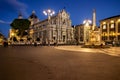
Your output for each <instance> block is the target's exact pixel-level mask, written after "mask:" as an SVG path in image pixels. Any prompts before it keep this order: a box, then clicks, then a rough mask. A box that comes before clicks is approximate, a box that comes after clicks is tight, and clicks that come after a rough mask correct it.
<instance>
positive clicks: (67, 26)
mask: <svg viewBox="0 0 120 80" xmlns="http://www.w3.org/2000/svg"><path fill="white" fill-rule="evenodd" d="M29 20H31V21H32V23H31V27H30V28H31V29H30V30H31V33H32V34H31V37H32V39H34V41H36V39H38V38H39V39H40V43H41V44H55V43H56V44H68V43H71V42H72V41H73V40H74V34H73V28H72V27H71V20H70V16H69V14H68V13H67V12H66V11H65V10H64V9H63V10H61V11H59V12H58V13H57V14H56V15H54V16H51V18H50V20H48V19H45V20H42V21H39V20H38V19H37V16H35V14H34V15H33V13H32V15H31V16H30V17H29Z"/></svg>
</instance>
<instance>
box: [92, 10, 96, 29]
mask: <svg viewBox="0 0 120 80" xmlns="http://www.w3.org/2000/svg"><path fill="white" fill-rule="evenodd" d="M92 22H93V26H92V30H95V27H96V10H95V9H93V21H92Z"/></svg>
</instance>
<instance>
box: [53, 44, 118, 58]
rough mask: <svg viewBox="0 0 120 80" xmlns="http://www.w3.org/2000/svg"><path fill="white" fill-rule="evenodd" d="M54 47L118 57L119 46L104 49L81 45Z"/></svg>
mask: <svg viewBox="0 0 120 80" xmlns="http://www.w3.org/2000/svg"><path fill="white" fill-rule="evenodd" d="M55 48H56V49H60V50H67V51H79V52H91V53H104V54H107V55H111V56H118V57H120V47H111V48H105V49H102V48H100V49H92V48H81V46H58V47H55Z"/></svg>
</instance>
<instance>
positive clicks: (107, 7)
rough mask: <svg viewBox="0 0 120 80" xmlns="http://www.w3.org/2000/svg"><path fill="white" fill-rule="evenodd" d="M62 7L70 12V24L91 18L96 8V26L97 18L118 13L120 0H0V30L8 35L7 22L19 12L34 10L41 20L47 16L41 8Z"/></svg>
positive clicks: (8, 27)
mask: <svg viewBox="0 0 120 80" xmlns="http://www.w3.org/2000/svg"><path fill="white" fill-rule="evenodd" d="M64 7H65V8H66V10H67V12H68V13H69V14H70V18H71V20H72V25H77V24H81V23H82V22H83V20H85V19H91V20H92V11H93V9H96V13H97V25H98V26H99V20H101V19H104V18H107V17H111V16H115V15H120V0H0V32H2V33H3V34H4V35H5V36H6V37H7V36H8V32H9V29H10V25H9V24H10V22H12V21H13V20H14V19H15V18H17V17H18V13H19V12H21V13H22V14H23V16H24V18H28V17H29V16H30V15H31V12H32V10H35V11H36V15H37V16H38V18H39V19H40V20H43V19H45V18H47V17H46V16H45V15H44V14H43V13H42V12H43V10H45V9H48V8H50V9H53V10H54V11H55V12H56V13H57V12H58V11H59V10H61V9H63V8H64Z"/></svg>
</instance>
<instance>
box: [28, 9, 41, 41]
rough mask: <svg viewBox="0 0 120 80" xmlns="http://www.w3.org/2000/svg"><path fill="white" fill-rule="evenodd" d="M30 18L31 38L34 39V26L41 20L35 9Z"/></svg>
mask: <svg viewBox="0 0 120 80" xmlns="http://www.w3.org/2000/svg"><path fill="white" fill-rule="evenodd" d="M28 20H29V21H30V22H31V24H30V27H29V30H28V32H29V38H31V39H33V33H34V31H33V26H34V24H35V23H37V22H39V21H40V20H39V19H38V17H37V16H36V13H35V11H32V14H31V15H30V16H29V18H28Z"/></svg>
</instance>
